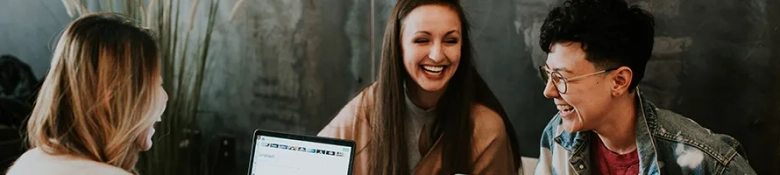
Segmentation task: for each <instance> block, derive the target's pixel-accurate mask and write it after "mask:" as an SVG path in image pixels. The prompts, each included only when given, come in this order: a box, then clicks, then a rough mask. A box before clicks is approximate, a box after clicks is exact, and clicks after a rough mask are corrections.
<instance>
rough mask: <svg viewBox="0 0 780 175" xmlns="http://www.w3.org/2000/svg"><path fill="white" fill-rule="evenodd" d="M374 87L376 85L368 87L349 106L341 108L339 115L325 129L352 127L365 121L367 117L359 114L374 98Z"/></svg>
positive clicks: (348, 103)
mask: <svg viewBox="0 0 780 175" xmlns="http://www.w3.org/2000/svg"><path fill="white" fill-rule="evenodd" d="M374 86H375V85H370V86H369V87H366V88H364V89H363V90H362V91H360V92H358V94H357V95H355V97H354V98H352V99H351V100H350V101H349V102H347V105H345V106H344V107H343V108H341V110H340V111H339V112H338V114H336V116H335V117H333V120H331V121H330V123H328V125H327V126H325V127H326V128H328V127H350V126H352V125H354V124H355V123H356V122H359V121H365V120H366V119H365V118H366V117H365V116H362V115H358V114H359V113H360V112H362V111H360V110H361V108H364V107H365V106H366V105H368V104H367V103H368V102H370V101H371V99H372V98H373V89H374Z"/></svg>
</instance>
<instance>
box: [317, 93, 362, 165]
mask: <svg viewBox="0 0 780 175" xmlns="http://www.w3.org/2000/svg"><path fill="white" fill-rule="evenodd" d="M374 87H375V85H371V86H369V87H366V88H364V89H363V90H362V91H361V92H359V93H358V94H357V95H356V96H355V97H354V98H352V100H350V101H349V102H348V103H347V105H345V106H344V107H343V108H342V109H341V111H339V113H338V114H336V116H335V117H333V120H331V121H330V123H328V124H327V125H326V126H325V127H324V128H323V129H322V130H321V131H320V132H319V133H318V134H317V136H320V137H329V138H337V139H345V140H352V141H354V142H355V148H356V149H357V150H358V151H357V152H356V154H357V153H360V152H362V150H363V149H364V148H365V147H367V146H368V139H369V138H370V137H369V136H368V134H369V132H370V131H369V123H368V119H367V117H368V116H366V115H362V114H361V113H363V112H364V111H362V109H368V108H367V106H368V105H370V104H369V103H372V102H373V89H374Z"/></svg>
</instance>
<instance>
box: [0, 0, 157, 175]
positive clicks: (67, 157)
mask: <svg viewBox="0 0 780 175" xmlns="http://www.w3.org/2000/svg"><path fill="white" fill-rule="evenodd" d="M159 64H160V63H159V55H158V49H157V46H156V44H155V41H154V40H153V38H152V36H150V34H148V33H146V32H145V31H144V30H142V29H140V28H138V27H135V26H134V25H133V24H131V23H129V22H128V20H127V19H125V18H122V17H120V16H118V15H115V14H106V13H102V14H92V15H88V16H84V17H82V18H79V19H77V20H75V21H73V22H72V23H71V24H70V25H69V26H68V27H67V28H66V29H65V32H64V33H63V34H62V36H61V38H60V40H59V43H58V44H57V47H56V49H55V53H54V56H53V58H52V63H51V69H50V70H49V74H48V75H47V76H46V79H45V82H43V86H42V87H41V91H40V92H39V95H38V98H37V100H36V103H35V107H34V109H33V112H32V115H31V116H30V119H29V122H28V125H27V140H28V143H29V144H30V148H31V149H30V150H28V151H27V152H26V153H24V154H23V155H22V156H21V157H20V158H19V159H18V160H17V161H16V162H15V163H14V165H13V166H12V167H11V168H10V169H9V170H8V172H7V173H8V174H9V175H17V174H25V175H34V174H138V173H137V172H136V170H135V164H136V162H137V161H138V153H139V152H141V151H145V150H149V149H150V148H151V146H152V140H151V137H152V135H153V134H154V128H153V127H154V124H155V122H157V121H160V116H161V115H162V112H163V111H164V110H165V103H166V101H167V99H168V96H167V94H166V93H165V91H164V90H163V89H162V86H161V85H162V78H161V76H160V71H159V67H160V65H159Z"/></svg>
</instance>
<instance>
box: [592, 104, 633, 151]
mask: <svg viewBox="0 0 780 175" xmlns="http://www.w3.org/2000/svg"><path fill="white" fill-rule="evenodd" d="M627 96H628V97H619V99H618V100H617V102H616V103H614V104H615V105H614V106H612V107H611V109H612V111H610V112H608V113H607V114H606V116H604V118H603V121H604V123H602V124H601V125H599V126H598V127H597V128H595V129H594V130H593V132H595V133H596V134H597V135H598V137H599V138H601V141H602V142H603V143H604V146H606V147H607V149H609V150H610V151H612V152H615V153H618V154H626V153H630V152H632V151H634V150H636V131H635V130H634V128H635V126H636V120H637V119H636V110H637V109H636V92H634V93H629V94H627Z"/></svg>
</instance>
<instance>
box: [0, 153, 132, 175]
mask: <svg viewBox="0 0 780 175" xmlns="http://www.w3.org/2000/svg"><path fill="white" fill-rule="evenodd" d="M39 174H40V175H44V174H46V175H48V174H53V175H56V174H63V175H65V174H67V175H71V174H72V175H104V174H110V175H132V174H131V173H130V172H127V171H125V170H124V169H121V168H119V167H115V166H111V165H109V164H105V163H100V162H96V161H92V160H87V159H84V158H80V157H76V156H71V155H51V154H48V153H46V152H43V151H42V150H41V149H40V148H34V149H31V150H28V151H27V152H25V153H24V154H22V156H21V157H19V159H17V160H16V162H14V165H13V166H11V168H10V169H8V172H7V175H39Z"/></svg>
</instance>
